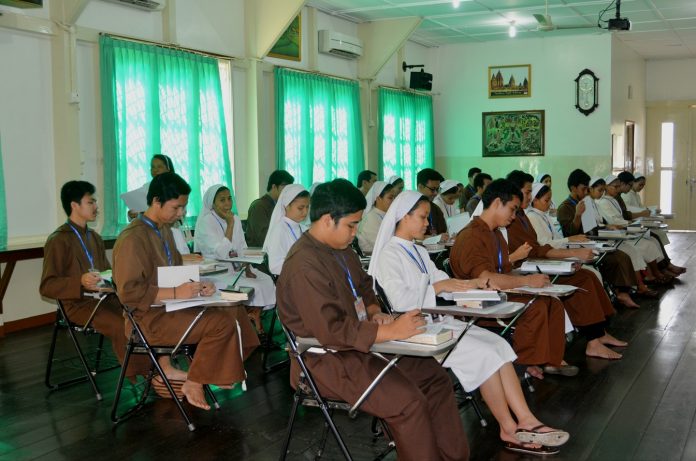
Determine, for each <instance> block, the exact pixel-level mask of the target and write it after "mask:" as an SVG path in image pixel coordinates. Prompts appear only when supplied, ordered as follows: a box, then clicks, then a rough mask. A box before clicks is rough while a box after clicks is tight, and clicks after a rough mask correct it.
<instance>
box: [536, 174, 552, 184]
mask: <svg viewBox="0 0 696 461" xmlns="http://www.w3.org/2000/svg"><path fill="white" fill-rule="evenodd" d="M544 176H551V175H550V174H548V173H539V174H538V175H537V177H536V182H541V180H542V179H544Z"/></svg>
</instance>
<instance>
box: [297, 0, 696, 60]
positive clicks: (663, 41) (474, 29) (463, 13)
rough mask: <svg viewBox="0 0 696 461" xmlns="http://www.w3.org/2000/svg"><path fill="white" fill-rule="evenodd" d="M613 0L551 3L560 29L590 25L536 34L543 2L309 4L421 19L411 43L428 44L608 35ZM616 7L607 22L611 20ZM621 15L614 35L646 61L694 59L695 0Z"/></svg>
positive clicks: (340, 0)
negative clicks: (513, 31) (623, 21)
mask: <svg viewBox="0 0 696 461" xmlns="http://www.w3.org/2000/svg"><path fill="white" fill-rule="evenodd" d="M611 3H612V1H611V0H548V14H549V15H550V16H551V18H552V20H553V24H554V25H557V26H590V28H584V29H556V30H552V31H547V32H544V31H538V30H536V27H537V21H536V20H535V19H534V17H533V16H532V15H533V14H535V13H537V14H544V13H545V8H546V6H545V0H461V2H460V5H459V7H458V8H454V6H453V2H452V0H310V1H309V2H308V4H309V5H311V6H314V7H316V8H319V9H320V10H322V11H324V12H327V13H330V14H332V15H335V16H338V17H342V18H344V19H348V20H351V21H354V22H358V23H361V22H369V21H381V20H385V19H394V18H404V17H412V16H418V17H422V18H423V22H422V23H421V25H420V26H419V27H418V29H417V30H416V31H415V32H414V33H413V35H412V36H411V40H413V41H415V42H418V43H421V44H423V45H426V46H439V45H447V44H451V43H475V42H483V41H492V40H513V39H511V38H509V37H508V28H509V26H510V23H511V21H515V25H516V27H517V38H515V39H514V40H517V39H524V38H529V37H552V36H557V35H579V34H597V33H610V32H607V31H602V30H600V29H598V28H597V27H592V26H596V24H597V20H598V15H599V12H600V11H601V10H603V9H605V8H606V7H607V6H609V5H610V4H611ZM614 14H615V10H614V7H613V6H612V8H611V9H610V10H609V11H607V13H606V14H605V15H604V19H609V18H613V17H614ZM621 16H622V17H625V18H629V19H630V20H631V23H632V29H631V30H630V31H627V32H614V33H616V34H617V37H618V38H619V39H621V40H622V41H623V42H624V43H626V45H628V46H629V47H631V48H632V49H633V50H635V51H636V52H637V53H638V54H639V55H641V56H643V57H644V58H645V59H682V58H696V0H623V1H622V2H621Z"/></svg>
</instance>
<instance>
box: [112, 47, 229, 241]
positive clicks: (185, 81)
mask: <svg viewBox="0 0 696 461" xmlns="http://www.w3.org/2000/svg"><path fill="white" fill-rule="evenodd" d="M100 52H101V63H100V64H101V77H102V116H103V118H102V123H103V143H104V173H105V175H104V176H105V177H104V186H105V187H104V189H105V190H104V207H103V209H104V211H105V216H104V218H105V219H104V231H103V232H104V234H105V235H116V234H117V233H118V232H119V231H120V230H121V229H122V228H123V227H124V226H125V225H126V224H127V223H128V222H127V214H126V212H127V210H126V206H125V204H124V203H123V201H122V200H120V198H119V196H120V195H121V194H122V193H124V192H126V191H129V190H133V189H136V188H139V187H141V186H143V184H144V183H146V182H147V181H149V180H150V173H149V172H150V159H151V158H152V156H153V155H154V154H158V153H161V154H165V155H168V156H169V157H170V158H171V159H172V163H173V164H174V168H175V171H176V172H177V173H178V174H179V175H181V177H183V178H184V179H185V180H186V181H187V182H188V183H189V185H190V186H191V189H192V190H191V195H190V196H189V205H188V207H187V217H186V221H187V223H188V224H190V225H192V224H193V223H195V219H196V216H197V215H198V210H199V208H200V205H201V202H202V200H201V197H202V194H203V193H204V192H205V190H206V189H207V188H208V187H210V186H212V185H214V184H225V185H228V186H231V185H232V183H231V178H232V172H231V167H230V155H229V151H230V139H229V137H228V134H227V127H228V123H230V121H231V116H230V115H227V116H226V114H229V113H231V96H230V92H229V86H230V84H229V75H230V72H229V61H224V60H218V59H215V58H211V57H208V56H203V55H201V54H197V53H191V52H187V51H182V50H175V49H169V48H163V47H158V46H152V45H147V44H143V43H136V42H131V41H125V40H117V39H114V38H111V37H108V36H102V37H101V38H100ZM221 70H222V72H221ZM221 75H223V76H226V78H227V81H226V82H224V83H222V84H221V78H220V76H221ZM223 89H224V90H225V91H223Z"/></svg>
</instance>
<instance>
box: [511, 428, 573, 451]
mask: <svg viewBox="0 0 696 461" xmlns="http://www.w3.org/2000/svg"><path fill="white" fill-rule="evenodd" d="M544 427H548V426H546V425H545V424H541V425H539V426H536V427H533V428H531V429H517V430H516V431H515V438H516V439H517V440H519V441H520V442H522V443H537V444H539V445H544V446H546V447H560V446H561V445H563V444H564V443H566V442H567V441H568V439H569V438H570V434H568V433H567V432H566V431H548V432H540V431H539V429H542V428H544ZM549 429H550V428H549Z"/></svg>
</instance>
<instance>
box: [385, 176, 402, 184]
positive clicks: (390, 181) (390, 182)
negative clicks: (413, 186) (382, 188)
mask: <svg viewBox="0 0 696 461" xmlns="http://www.w3.org/2000/svg"><path fill="white" fill-rule="evenodd" d="M398 179H401V177H399V176H397V175H395V174H394V175H391V176H389V181H387V182H388V183H389V184H394V183H395V182H396V181H397V180H398ZM402 181H403V180H402Z"/></svg>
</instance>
